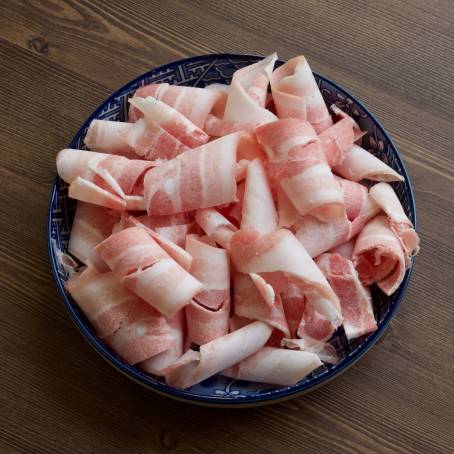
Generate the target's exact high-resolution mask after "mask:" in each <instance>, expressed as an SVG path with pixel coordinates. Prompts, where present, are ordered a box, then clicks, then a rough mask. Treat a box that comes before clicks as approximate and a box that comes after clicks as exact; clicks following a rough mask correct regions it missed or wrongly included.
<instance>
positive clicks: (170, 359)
mask: <svg viewBox="0 0 454 454" xmlns="http://www.w3.org/2000/svg"><path fill="white" fill-rule="evenodd" d="M168 323H169V330H170V336H172V338H173V341H174V342H173V344H172V345H171V346H170V347H169V348H168V349H167V350H164V351H162V352H161V353H158V354H157V355H154V356H152V357H151V358H148V359H146V360H145V361H143V362H141V363H140V367H141V368H142V369H143V370H144V371H145V372H148V373H149V374H154V375H159V376H163V371H164V369H166V368H167V367H169V366H170V365H171V364H172V363H174V362H175V361H176V360H177V359H178V358H179V357H180V356H181V355H182V354H183V342H184V311H179V312H177V313H176V314H175V315H174V316H173V317H172V318H171V319H169V320H168Z"/></svg>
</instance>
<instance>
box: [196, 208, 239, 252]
mask: <svg viewBox="0 0 454 454" xmlns="http://www.w3.org/2000/svg"><path fill="white" fill-rule="evenodd" d="M195 222H197V224H198V225H199V226H200V228H201V229H202V230H203V231H204V232H205V233H206V234H207V235H208V236H209V237H210V238H213V240H214V241H216V243H217V244H219V245H220V246H222V247H223V248H224V249H227V247H228V243H229V241H230V238H231V237H232V235H233V234H234V233H235V232H236V231H237V230H238V228H237V227H235V226H234V225H233V224H232V223H231V222H230V221H229V220H228V219H227V218H225V217H224V216H223V215H222V214H221V213H219V211H217V210H215V209H214V208H206V209H204V210H197V211H196V214H195Z"/></svg>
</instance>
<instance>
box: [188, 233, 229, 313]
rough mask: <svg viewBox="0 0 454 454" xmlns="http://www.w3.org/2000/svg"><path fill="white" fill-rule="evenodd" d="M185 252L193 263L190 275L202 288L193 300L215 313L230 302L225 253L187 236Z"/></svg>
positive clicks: (227, 264) (220, 249) (227, 260)
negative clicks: (189, 255)
mask: <svg viewBox="0 0 454 454" xmlns="http://www.w3.org/2000/svg"><path fill="white" fill-rule="evenodd" d="M186 251H187V252H188V253H189V254H191V256H192V258H193V262H192V265H191V269H190V271H191V274H192V275H193V276H194V277H195V278H196V279H198V280H199V281H200V282H201V283H202V284H203V286H204V290H203V291H202V292H200V293H198V294H197V295H196V296H195V297H194V299H195V300H196V301H197V302H198V303H200V304H202V305H203V306H205V307H207V308H209V309H211V310H214V311H217V310H218V309H219V308H220V307H221V306H222V304H223V303H224V302H226V301H230V262H229V256H228V254H227V251H226V250H225V249H223V248H217V247H213V246H210V245H209V244H206V243H205V242H203V241H200V239H199V237H198V236H197V235H188V236H187V238H186Z"/></svg>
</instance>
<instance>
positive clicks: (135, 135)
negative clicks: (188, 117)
mask: <svg viewBox="0 0 454 454" xmlns="http://www.w3.org/2000/svg"><path fill="white" fill-rule="evenodd" d="M127 124H128V125H129V126H130V127H129V129H128V131H126V132H125V134H124V140H125V141H126V143H127V144H128V146H129V147H130V148H131V149H133V150H134V153H135V154H136V155H137V156H139V157H140V158H142V159H146V160H147V161H154V160H157V159H173V158H175V157H176V156H178V155H179V154H181V153H184V152H185V151H187V150H190V148H189V147H188V146H187V145H185V144H184V143H182V142H180V141H179V140H178V139H177V138H176V137H174V136H173V135H172V134H170V133H169V132H167V131H166V130H165V129H164V128H162V127H161V126H159V125H158V124H157V123H150V122H147V121H146V120H144V119H140V120H137V121H136V122H135V123H133V124H131V123H127Z"/></svg>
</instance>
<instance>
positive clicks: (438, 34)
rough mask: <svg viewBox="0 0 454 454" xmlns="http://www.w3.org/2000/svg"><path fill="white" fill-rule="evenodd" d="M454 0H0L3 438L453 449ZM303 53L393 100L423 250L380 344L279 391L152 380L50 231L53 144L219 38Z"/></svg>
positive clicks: (375, 96) (180, 445)
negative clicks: (245, 401) (202, 401)
mask: <svg viewBox="0 0 454 454" xmlns="http://www.w3.org/2000/svg"><path fill="white" fill-rule="evenodd" d="M453 36H454V2H452V1H451V0H438V1H435V0H434V1H426V0H401V1H398V0H396V1H372V0H371V1H356V0H348V1H337V0H333V1H315V0H312V1H304V2H302V1H286V2H275V1H272V0H267V1H258V0H249V1H236V0H231V1H225V2H217V1H202V0H201V1H174V0H162V1H159V0H156V1H146V0H144V1H141V2H139V1H133V0H130V1H129V0H128V1H121V0H116V1H91V0H80V1H75V0H70V1H69V0H68V1H58V0H42V1H29V2H23V1H7V0H1V1H0V86H1V88H0V107H1V112H2V117H1V121H0V201H1V203H0V298H1V301H0V302H1V316H0V367H1V373H0V451H1V452H2V453H3V452H24V453H35V452H36V453H47V452H49V453H117V452H118V453H132V452H134V453H136V452H137V453H161V452H174V453H192V452H194V453H218V452H219V453H236V452H251V453H281V452H284V453H286V454H289V453H301V452H307V453H317V452H385V453H390V452H400V453H401V452H411V453H415V452H423V453H436V452H452V450H453V449H454V398H453V395H454V392H453V388H454V387H453V376H454V367H453V364H454V353H453V352H454V344H453V334H452V333H453V324H454V316H453V307H454V306H453V302H454V301H453V293H454V253H453V245H454V235H453V232H454V227H453V223H454V159H453V157H454V140H453V137H454V132H453V114H452V109H453V106H454V78H453V74H454V39H453ZM273 50H276V51H277V52H278V54H279V56H280V57H281V58H283V59H287V58H289V57H292V56H295V55H298V54H302V53H304V54H305V55H306V56H307V57H308V59H309V61H310V63H311V65H312V67H313V69H314V70H316V71H318V72H320V73H322V74H324V75H326V76H328V77H329V78H331V79H333V80H335V81H337V82H339V83H340V84H341V85H343V86H344V87H346V88H347V89H348V90H350V91H351V92H352V93H353V94H354V95H356V96H357V97H359V99H361V100H363V101H364V103H365V104H366V105H367V106H368V107H369V108H370V109H371V110H372V111H373V112H374V113H375V114H376V115H377V116H378V118H379V119H380V120H381V121H382V122H383V124H384V126H385V127H386V129H387V130H388V131H389V132H390V134H391V136H392V137H393V139H394V140H395V142H396V144H397V146H398V148H399V149H400V151H401V152H402V155H403V157H404V158H405V161H406V163H407V166H408V169H409V172H410V175H411V178H412V181H413V184H414V188H415V194H416V201H417V210H418V223H419V224H418V229H419V233H420V235H421V239H422V251H421V253H420V255H419V256H418V257H417V259H416V265H415V270H414V274H413V277H412V280H411V283H410V286H409V289H408V292H407V294H406V297H405V300H404V302H403V304H402V306H401V309H400V310H399V312H398V314H397V316H396V318H395V320H394V321H393V322H392V324H391V326H390V328H389V330H388V331H387V333H386V335H385V336H384V338H382V340H381V341H380V342H379V343H378V345H377V346H376V347H375V348H373V349H372V350H371V351H370V352H369V353H368V354H367V355H366V356H365V357H364V358H363V359H362V360H361V361H360V362H359V363H358V364H357V365H355V366H353V367H352V368H351V369H350V370H348V371H347V372H346V373H345V374H343V375H342V376H341V377H339V378H337V379H335V380H334V381H332V382H330V383H329V384H327V385H326V386H324V387H322V388H319V389H317V390H316V391H314V392H312V393H310V394H309V395H306V396H304V397H301V398H298V399H294V400H291V401H288V402H285V403H282V404H276V405H273V406H269V407H263V408H258V409H247V410H219V409H206V408H199V407H193V406H190V405H187V404H183V403H178V402H174V401H171V400H169V399H166V398H163V397H159V396H157V395H154V394H152V393H150V392H148V391H146V390H144V389H142V388H141V387H139V386H138V385H136V384H134V383H133V382H131V381H129V380H128V379H127V378H125V377H123V376H122V375H121V374H119V373H118V372H116V371H115V370H114V369H113V368H111V367H110V366H109V365H108V364H107V363H105V362H104V361H103V360H102V359H101V358H100V357H99V356H98V355H97V354H96V353H95V352H94V351H93V350H92V349H91V347H90V346H89V345H88V344H87V343H86V341H85V340H84V339H83V338H82V336H81V335H80V334H79V333H78V331H77V330H76V328H75V327H74V325H73V324H72V322H71V321H70V319H69V317H68V315H67V313H66V311H65V309H64V306H63V303H62V302H61V300H60V298H59V296H58V294H57V290H56V287H55V284H54V281H53V278H52V275H51V272H50V267H49V262H48V257H47V246H46V238H45V221H46V210H47V204H48V195H49V191H50V188H51V185H52V179H53V177H54V174H55V155H56V153H57V151H58V150H60V149H61V148H64V147H65V146H67V144H68V143H69V141H70V139H71V137H72V136H73V134H74V133H75V131H76V130H77V129H78V127H79V126H80V124H81V123H82V121H83V120H84V119H85V118H86V117H87V116H88V115H89V114H90V113H91V112H92V111H93V110H94V108H95V107H96V106H97V105H98V104H99V103H100V102H101V101H102V100H103V99H104V98H105V97H107V96H108V95H109V94H110V93H111V92H112V91H113V90H115V89H117V88H118V87H119V86H121V85H122V84H124V83H126V82H127V81H129V80H130V79H132V78H134V77H136V76H138V75H139V74H141V73H143V72H145V71H147V70H149V69H150V68H152V67H155V66H157V65H161V64H163V63H166V62H168V61H171V60H175V59H179V58H181V57H186V56H191V55H200V54H204V53H209V52H240V53H241V52H244V53H257V54H267V53H269V52H271V51H273Z"/></svg>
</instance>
